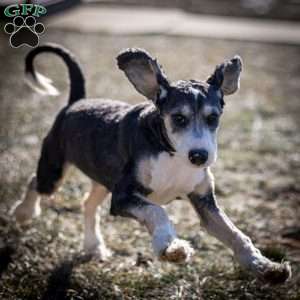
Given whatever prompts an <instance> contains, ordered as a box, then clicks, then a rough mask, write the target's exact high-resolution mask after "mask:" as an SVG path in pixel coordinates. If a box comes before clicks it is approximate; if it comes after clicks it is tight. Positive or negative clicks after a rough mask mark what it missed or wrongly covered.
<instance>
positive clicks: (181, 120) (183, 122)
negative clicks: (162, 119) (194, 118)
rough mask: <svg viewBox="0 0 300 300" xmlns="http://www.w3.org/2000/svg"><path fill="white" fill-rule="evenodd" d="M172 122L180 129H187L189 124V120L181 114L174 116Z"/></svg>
mask: <svg viewBox="0 0 300 300" xmlns="http://www.w3.org/2000/svg"><path fill="white" fill-rule="evenodd" d="M172 120H173V122H174V124H175V125H176V126H178V127H185V126H187V124H188V123H189V120H188V118H187V117H185V116H184V115H181V114H174V115H172Z"/></svg>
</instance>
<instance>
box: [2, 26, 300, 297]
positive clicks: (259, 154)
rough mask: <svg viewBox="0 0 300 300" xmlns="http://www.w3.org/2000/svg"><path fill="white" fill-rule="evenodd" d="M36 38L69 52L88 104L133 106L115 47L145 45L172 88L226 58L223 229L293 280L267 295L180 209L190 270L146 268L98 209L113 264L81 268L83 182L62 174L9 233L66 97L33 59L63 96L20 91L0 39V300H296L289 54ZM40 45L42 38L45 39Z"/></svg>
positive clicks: (298, 204)
mask: <svg viewBox="0 0 300 300" xmlns="http://www.w3.org/2000/svg"><path fill="white" fill-rule="evenodd" d="M46 36H47V41H55V42H56V43H60V44H63V45H65V46H67V47H68V48H70V49H71V50H72V51H73V52H74V53H75V54H76V55H77V56H78V57H79V58H80V61H81V62H82V65H83V68H84V71H85V74H86V76H87V87H88V95H89V96H93V97H96V96H97V97H109V98H114V99H123V100H127V101H130V102H132V103H136V102H139V101H142V100H143V99H142V97H141V96H139V95H138V94H137V93H136V92H135V90H134V89H133V87H132V86H131V85H130V84H129V83H128V81H127V80H126V79H125V77H124V76H123V74H121V72H120V71H118V69H117V67H116V66H115V61H114V57H115V56H116V55H117V53H118V52H119V51H120V50H121V49H122V48H126V47H132V46H139V47H143V48H146V49H147V50H148V51H150V52H151V53H153V55H155V56H157V57H158V58H159V61H160V62H161V63H162V64H163V66H164V69H165V70H166V73H167V74H169V77H170V78H171V79H172V80H177V79H191V78H205V77H207V76H208V75H209V74H210V73H211V72H212V71H213V69H214V66H215V65H216V64H217V63H220V62H222V60H223V59H224V58H226V57H230V56H232V55H233V54H236V53H238V54H240V55H241V56H242V58H243V60H244V71H243V76H242V82H241V90H240V92H239V93H238V94H237V95H235V96H232V97H230V98H228V99H227V100H226V108H225V113H224V116H223V120H222V124H221V129H220V131H219V158H218V161H217V163H216V165H215V166H214V168H213V171H214V173H215V177H216V184H217V195H218V198H219V201H220V203H221V205H222V206H223V207H224V208H225V210H226V211H227V213H228V214H229V215H230V217H231V218H232V219H233V220H234V222H235V223H236V224H237V225H238V226H239V228H241V229H242V230H243V231H244V232H245V233H247V234H248V235H249V236H250V237H251V238H252V239H253V240H254V242H255V244H256V245H258V246H259V248H260V249H261V250H262V251H263V252H264V253H265V254H266V255H267V256H268V257H270V258H272V259H274V260H277V261H281V260H283V259H284V260H288V261H290V262H291V265H292V270H293V278H292V280H291V281H290V282H288V283H287V284H286V285H284V286H275V287H272V286H268V285H266V284H263V283H261V282H259V281H257V280H256V279H254V278H253V277H251V276H249V275H248V274H245V273H244V272H243V271H242V270H240V269H239V267H238V266H237V264H236V263H235V262H234V261H233V258H232V254H231V252H230V251H229V250H228V249H226V248H225V247H224V246H223V245H222V244H220V243H219V242H217V241H216V240H215V239H213V238H212V237H209V235H208V234H207V233H206V232H204V231H203V229H202V228H201V226H200V225H199V220H198V218H197V216H196V214H195V213H194V211H193V210H192V208H191V206H190V205H189V203H186V202H182V201H181V202H180V201H174V203H172V204H170V205H169V206H168V207H167V210H168V212H169V213H170V215H171V216H172V220H173V222H174V224H175V225H176V228H177V230H178V233H179V236H180V237H182V238H184V239H187V240H188V241H190V242H191V244H192V245H193V247H194V248H195V249H196V254H195V257H194V259H193V261H192V262H191V263H190V264H188V265H186V266H174V265H171V264H167V263H160V262H158V261H156V260H155V259H154V257H153V255H152V250H151V247H150V238H149V236H148V234H147V232H146V231H145V229H144V228H142V227H141V226H140V225H139V224H137V223H136V222H134V221H131V220H127V219H123V218H114V217H112V216H109V214H108V209H109V201H107V202H106V203H105V205H104V206H105V207H104V209H103V210H101V216H102V219H101V223H102V229H103V233H104V236H105V239H106V241H107V244H108V246H109V247H110V248H111V249H112V250H113V252H114V255H113V258H112V259H111V260H110V261H108V262H105V263H101V262H97V261H87V260H84V259H83V257H82V256H81V255H80V250H81V248H82V224H83V218H82V213H81V201H82V199H83V196H84V193H85V192H86V191H87V190H88V189H89V186H90V183H89V180H88V179H87V178H86V177H84V176H83V175H82V174H81V173H79V172H78V171H76V170H75V169H74V170H71V172H70V174H69V176H68V178H67V180H66V182H65V184H64V185H63V187H62V189H61V190H60V191H59V192H58V193H57V194H56V197H55V199H54V200H53V201H50V200H47V199H45V201H44V202H43V208H44V209H43V213H42V216H41V217H40V218H39V219H37V220H34V221H33V223H32V224H31V225H28V226H26V227H25V228H20V227H18V226H16V225H15V224H14V222H13V221H12V220H11V218H10V216H9V210H10V208H11V206H12V205H13V203H14V202H15V201H17V200H18V199H20V197H21V195H22V192H23V191H24V188H25V185H26V181H27V179H28V176H29V175H30V174H31V173H32V172H34V170H35V167H36V162H37V159H38V156H39V149H40V145H41V141H42V138H43V136H44V135H45V134H46V132H47V130H48V129H49V127H50V126H51V124H52V122H53V119H54V117H55V115H56V113H57V112H58V111H59V109H60V108H61V107H62V106H63V105H65V103H66V101H67V100H66V99H67V93H68V89H67V84H66V72H65V69H64V68H63V66H62V64H61V63H60V62H59V60H57V59H55V58H53V57H51V56H47V55H44V56H43V57H41V59H39V60H38V67H39V69H40V71H41V72H42V73H47V75H49V76H50V77H51V78H53V79H54V81H55V84H56V86H57V87H59V89H60V90H61V91H63V92H62V94H61V95H60V96H58V97H56V98H49V97H41V96H39V95H36V94H35V93H34V92H32V91H31V90H30V89H29V88H27V87H26V86H25V85H24V82H23V68H24V65H23V59H24V55H25V54H26V51H27V49H22V50H13V49H11V48H10V47H9V46H8V45H7V44H8V43H7V36H0V45H1V46H0V61H1V68H0V74H1V77H0V78H1V79H0V124H1V125H0V170H1V171H0V299H3V300H9V299H20V300H21V299H22V300H25V299H43V300H45V299H47V300H49V299H57V300H62V299H205V300H210V299H214V300H219V299H226V300H231V299H232V300H233V299H235V300H236V299H243V300H245V299H247V300H250V299H251V300H252V299H253V300H259V299H274V300H279V299H280V300H285V299H290V300H296V299H297V300H299V299H300V228H299V218H300V197H299V196H300V188H299V183H300V181H299V179H300V168H299V167H300V154H299V147H300V136H299V130H300V101H299V94H300V85H299V82H300V60H299V57H300V48H297V47H292V46H278V45H277V46H273V45H268V44H256V43H240V42H230V41H217V40H205V39H196V38H195V39H194V38H184V37H181V38H179V37H177V38H176V37H165V36H156V35H149V36H131V37H126V36H122V37H121V36H105V35H98V34H90V35H89V34H85V35H81V34H80V33H76V32H68V33H66V32H61V31H54V30H51V29H48V30H47V35H46ZM44 41H46V39H44Z"/></svg>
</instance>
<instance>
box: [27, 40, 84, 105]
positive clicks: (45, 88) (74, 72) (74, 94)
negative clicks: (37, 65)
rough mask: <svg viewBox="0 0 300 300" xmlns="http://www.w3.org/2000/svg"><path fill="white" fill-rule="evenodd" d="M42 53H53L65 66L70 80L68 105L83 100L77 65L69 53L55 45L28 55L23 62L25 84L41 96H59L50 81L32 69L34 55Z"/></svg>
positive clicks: (81, 74) (41, 48)
mask: <svg viewBox="0 0 300 300" xmlns="http://www.w3.org/2000/svg"><path fill="white" fill-rule="evenodd" d="M42 52H48V53H54V54H56V55H58V56H59V57H60V58H62V59H63V61H64V62H65V64H66V65H67V68H68V72H69V78H70V97H69V102H68V105H71V104H72V103H74V102H75V101H77V100H79V99H82V98H85V80H84V76H83V73H82V70H81V68H80V65H79V63H78V62H77V60H76V58H75V57H74V55H73V54H72V53H71V52H69V51H68V50H66V49H65V48H63V47H62V46H59V45H56V44H45V45H43V46H39V47H37V48H34V49H33V50H32V51H30V52H29V53H28V55H27V56H26V60H25V73H26V78H27V83H28V84H29V85H30V86H31V87H32V88H33V89H34V90H36V91H37V92H39V93H41V94H44V95H58V94H59V92H58V91H57V89H56V88H55V87H54V86H53V85H52V80H51V79H49V78H47V77H45V76H43V75H42V74H40V73H38V72H36V71H35V69H34V65H33V60H34V58H35V57H36V55H38V54H40V53H42Z"/></svg>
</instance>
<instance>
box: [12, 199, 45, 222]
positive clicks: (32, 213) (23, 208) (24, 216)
mask: <svg viewBox="0 0 300 300" xmlns="http://www.w3.org/2000/svg"><path fill="white" fill-rule="evenodd" d="M40 214H41V207H40V204H39V203H36V204H35V205H33V206H31V205H30V206H29V205H27V204H25V203H24V202H22V201H18V202H17V203H16V204H15V206H14V207H13V208H12V215H13V216H14V217H15V218H16V221H17V222H18V223H19V224H26V223H28V222H29V221H30V220H32V219H33V218H36V217H38V216H39V215H40Z"/></svg>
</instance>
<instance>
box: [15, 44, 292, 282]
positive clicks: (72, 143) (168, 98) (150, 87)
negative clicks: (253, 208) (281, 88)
mask: <svg viewBox="0 0 300 300" xmlns="http://www.w3.org/2000/svg"><path fill="white" fill-rule="evenodd" d="M44 52H50V53H54V54H56V55H58V56H59V57H60V58H62V59H63V61H64V62H65V64H66V65H67V68H68V72H69V77H70V96H69V101H68V104H67V105H66V106H65V107H64V108H63V109H62V110H61V111H60V112H59V114H58V116H57V118H56V120H55V122H54V125H53V126H52V128H51V130H50V131H49V133H48V135H47V136H46V138H45V139H44V141H43V145H42V150H41V155H40V159H39V162H38V167H37V171H36V174H35V175H34V176H33V177H32V178H31V179H30V181H29V184H28V188H27V191H26V194H25V196H24V199H23V200H22V201H20V202H18V203H17V204H16V206H15V209H14V215H15V217H16V220H17V221H18V222H20V223H24V222H27V221H29V220H30V219H31V218H33V217H36V216H38V215H39V214H40V197H41V195H47V196H50V195H52V194H53V193H54V192H55V191H56V190H57V188H58V187H59V185H60V183H61V181H62V178H63V175H64V173H65V170H66V168H67V166H68V165H75V166H76V167H77V168H78V169H80V170H81V171H82V172H83V173H84V174H86V175H87V176H88V177H89V178H90V179H91V180H92V190H91V192H90V194H89V196H88V197H87V199H86V200H85V202H84V217H85V227H84V228H85V229H84V250H85V251H86V252H87V253H92V254H96V255H97V256H98V257H99V258H100V259H106V258H107V257H108V256H109V255H110V252H109V250H108V249H107V248H106V247H105V243H104V241H103V238H102V235H101V232H100V225H99V220H98V217H97V207H98V206H100V205H101V204H102V202H103V200H104V199H105V198H106V196H107V194H108V193H111V194H112V197H111V209H110V213H111V214H112V215H114V216H123V217H127V218H133V219H135V220H137V221H138V222H140V223H141V224H143V225H145V226H146V228H147V230H148V231H149V233H150V235H151V237H152V247H153V251H154V253H155V254H156V255H157V256H158V257H159V258H160V259H161V260H165V261H169V262H176V263H183V262H187V261H188V260H189V259H190V257H191V256H192V254H193V252H194V251H193V249H192V248H191V246H190V245H189V243H188V242H187V241H184V240H182V239H179V238H178V237H177V235H176V231H175V229H174V226H173V225H172V223H171V222H170V220H169V218H168V216H167V214H166V212H165V210H164V208H163V207H162V206H161V205H164V204H167V203H169V202H170V201H172V200H174V199H185V200H188V201H190V202H191V204H192V205H193V207H194V208H195V210H196V212H197V213H198V215H199V218H200V219H201V223H202V225H203V226H204V227H205V229H206V230H207V231H208V233H210V234H212V235H213V236H215V237H216V238H217V239H219V240H220V241H222V242H223V243H224V244H225V245H226V246H228V247H229V248H231V250H232V251H233V253H234V257H235V259H236V260H237V261H238V262H239V264H240V265H241V266H242V267H243V268H244V269H246V270H248V271H250V272H252V273H253V274H254V275H255V276H256V277H258V278H260V279H263V280H265V281H268V282H272V283H282V282H285V281H286V280H287V279H288V278H289V277H290V276H291V268H290V265H289V263H288V262H283V263H275V262H272V261H270V260H269V259H268V258H266V257H264V256H263V255H262V254H261V252H260V251H259V250H258V249H257V248H256V247H255V246H254V245H253V243H252V242H251V240H250V238H249V237H247V236H246V235H245V234H243V233H242V232H241V231H240V230H239V229H238V228H236V227H235V225H234V224H233V223H232V222H231V221H230V219H229V218H228V217H227V216H226V214H225V213H224V211H223V210H222V209H221V208H220V207H219V206H218V204H217V200H216V196H215V193H214V178H213V175H212V173H211V171H210V166H211V165H212V164H213V163H214V162H215V161H216V158H217V131H218V127H219V121H220V118H221V115H222V112H223V109H224V96H229V95H231V94H233V93H235V92H236V91H237V90H238V89H239V81H240V73H241V70H242V61H241V58H240V57H239V56H235V57H233V58H232V59H230V60H226V61H224V62H223V63H221V64H220V65H218V66H217V67H216V68H215V70H214V72H213V74H212V75H211V76H210V77H209V78H208V79H207V80H205V81H198V80H189V81H186V80H181V81H178V82H173V83H171V82H170V81H169V80H168V78H167V76H166V75H165V73H164V72H163V70H162V67H161V66H160V64H159V63H158V62H157V60H156V59H154V58H152V56H151V55H150V54H149V53H147V52H146V51H145V50H142V49H136V48H132V49H126V50H124V51H123V52H121V53H120V54H119V55H118V57H117V64H118V67H119V68H120V69H121V70H122V71H124V73H125V75H126V76H127V78H128V79H129V81H130V82H131V83H132V84H133V86H134V87H135V88H136V90H137V91H138V92H139V93H141V94H142V95H143V96H145V97H146V98H147V99H148V101H146V102H143V103H140V104H137V105H130V104H128V103H125V102H120V101H115V100H106V99H85V81H84V76H83V73H82V71H81V68H80V65H79V64H78V62H77V61H76V59H75V57H74V56H73V55H72V54H71V53H70V52H69V51H68V50H66V49H64V48H63V47H61V46H58V45H54V44H46V45H44V46H40V47H37V48H35V49H33V50H32V51H31V52H30V53H29V54H28V55H27V57H26V75H27V76H28V77H29V78H30V79H31V84H32V86H33V87H34V88H35V89H36V90H38V91H39V92H41V93H45V94H46V93H48V94H56V92H57V90H56V89H55V88H54V87H53V86H52V85H51V81H50V80H49V79H48V78H46V77H44V76H43V75H41V74H39V73H37V72H36V71H35V69H34V65H33V61H34V58H35V57H36V56H37V55H38V54H40V53H44Z"/></svg>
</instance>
